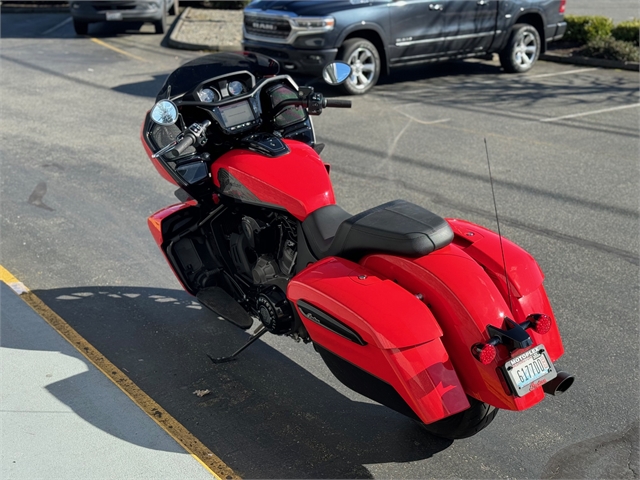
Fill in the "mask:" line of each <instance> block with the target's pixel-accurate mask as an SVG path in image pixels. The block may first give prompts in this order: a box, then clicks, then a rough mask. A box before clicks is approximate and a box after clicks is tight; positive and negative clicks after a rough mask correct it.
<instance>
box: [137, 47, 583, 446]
mask: <svg viewBox="0 0 640 480" xmlns="http://www.w3.org/2000/svg"><path fill="white" fill-rule="evenodd" d="M349 75H351V70H350V68H349V66H348V65H345V64H339V63H337V64H331V65H328V66H327V68H326V69H325V71H324V78H325V80H326V81H327V82H328V83H330V84H339V83H340V82H341V81H344V80H346V78H348V76H349ZM350 106H351V102H350V101H348V100H343V99H330V98H325V97H324V96H323V95H322V94H320V93H317V92H315V91H314V89H313V88H311V87H305V86H298V85H297V84H296V83H295V81H294V80H293V79H292V78H291V77H290V76H289V75H281V74H279V66H278V63H277V62H276V61H275V60H272V59H270V58H268V57H265V56H262V55H259V54H255V53H218V54H213V55H207V56H204V57H201V58H199V59H196V60H194V61H191V62H189V63H187V64H185V65H183V66H182V67H180V68H178V69H177V70H175V71H174V72H173V73H171V74H170V75H169V76H168V78H167V80H166V82H165V83H164V86H163V87H162V89H161V90H160V92H159V94H158V97H157V103H156V104H155V106H154V107H153V108H152V109H151V111H150V112H149V113H148V114H147V117H146V119H145V121H144V123H143V126H142V133H141V137H142V143H143V145H144V148H145V150H146V152H147V154H148V155H149V158H150V159H151V161H152V162H153V164H154V165H155V167H156V168H157V170H158V171H159V172H160V175H162V176H163V177H164V178H165V179H166V180H168V181H170V182H172V183H174V184H175V185H177V186H178V187H179V189H178V190H177V191H176V195H177V197H178V199H179V200H180V201H181V203H178V204H176V205H172V206H170V207H166V208H164V209H162V210H160V211H159V212H157V213H155V214H154V215H152V216H151V217H150V218H149V220H148V223H149V228H150V229H151V233H152V234H153V236H154V238H155V240H156V242H157V243H158V245H159V247H160V249H161V250H162V252H163V253H164V255H165V256H166V259H167V261H168V262H169V265H170V266H171V268H172V269H173V271H174V273H175V275H176V276H177V278H178V279H179V281H180V282H181V284H182V286H183V287H184V288H185V290H186V291H187V292H189V293H190V294H192V295H194V296H195V297H196V298H197V299H198V300H199V301H200V302H201V303H202V304H203V305H204V306H206V307H208V308H209V309H211V310H212V311H213V312H215V314H216V315H217V316H218V317H221V318H223V319H226V320H228V321H229V322H231V323H233V324H235V325H237V326H238V327H240V328H242V329H249V328H250V327H251V326H252V325H253V323H254V321H257V322H259V325H260V326H259V328H258V329H257V330H256V331H255V333H254V334H253V335H252V336H251V337H250V339H249V341H248V342H247V343H246V344H245V345H244V346H243V347H242V348H240V349H239V350H238V351H236V352H235V353H234V354H233V355H231V356H229V357H223V358H212V357H210V358H211V360H212V361H214V362H215V363H219V362H225V361H229V360H232V359H235V358H236V356H237V355H238V354H239V353H240V352H241V351H242V350H244V349H245V348H246V347H247V346H249V345H250V344H251V343H252V342H254V341H255V340H256V339H258V338H259V337H260V336H261V335H263V334H264V333H265V332H270V333H273V334H276V335H287V336H289V337H291V338H292V339H294V340H296V341H300V340H302V341H303V342H305V343H309V342H311V343H312V344H313V347H314V348H315V350H316V351H317V352H318V353H319V354H320V356H321V357H322V359H323V360H324V361H325V363H326V364H327V366H328V367H329V369H330V370H331V371H332V372H333V374H334V375H335V376H336V377H337V378H338V379H339V380H340V381H341V382H342V383H344V384H345V385H346V386H348V387H349V388H351V389H353V390H355V391H356V392H358V393H360V394H362V395H365V396H366V397H368V398H371V399H373V400H375V401H377V402H379V403H381V404H383V405H386V406H388V407H390V408H392V409H394V410H396V411H398V412H400V413H403V414H405V415H407V416H408V417H411V418H413V419H415V420H416V421H418V422H419V423H420V424H421V425H423V426H424V428H425V429H426V430H427V431H428V432H430V433H432V434H434V435H437V436H441V437H446V438H454V439H455V438H464V437H468V436H471V435H473V434H475V433H477V432H478V431H480V430H481V429H483V428H484V427H486V426H487V425H488V424H489V423H490V422H491V421H492V420H493V418H494V417H495V415H496V413H497V412H498V409H507V410H524V409H527V408H529V407H532V406H533V405H535V404H537V403H538V402H540V401H541V400H542V399H543V397H544V395H545V393H548V394H552V395H556V394H559V393H562V392H564V391H566V390H567V389H568V388H569V387H570V386H571V384H572V383H573V380H574V379H573V377H572V376H571V375H569V374H567V373H564V372H559V371H557V370H556V368H555V366H554V362H555V361H556V360H557V359H558V358H559V357H560V356H561V355H562V353H563V346H562V340H561V338H560V334H559V332H558V326H557V323H556V320H555V318H554V315H553V311H552V309H551V306H550V304H549V300H548V298H547V295H546V293H545V290H544V287H543V284H542V283H543V274H542V272H541V270H540V268H539V266H538V264H537V263H536V261H535V260H534V259H533V257H532V256H531V255H529V254H528V253H527V252H525V251H524V250H523V249H522V248H520V247H518V246H517V245H515V244H514V243H512V242H510V241H508V240H507V239H504V238H502V237H501V236H500V235H498V234H496V233H494V232H492V231H490V230H488V229H486V228H483V227H480V226H478V225H475V224H473V223H470V222H467V221H464V220H459V219H453V218H448V219H443V218H441V217H439V216H438V215H436V214H434V213H433V212H430V211H429V210H426V209H424V208H422V207H420V206H418V205H415V204H412V203H410V202H406V201H403V200H396V201H393V202H389V203H386V204H384V205H380V206H378V207H375V208H372V209H370V210H366V211H364V212H360V213H358V214H356V215H351V214H350V213H348V212H346V211H345V210H343V209H342V208H340V207H339V206H338V205H336V203H335V198H334V193H333V188H332V185H331V180H330V178H329V170H330V168H329V165H327V164H325V163H324V162H323V161H322V159H321V158H320V155H319V154H320V151H321V150H322V147H323V145H322V144H318V143H317V142H316V138H315V134H314V129H313V124H312V122H311V118H310V116H312V115H319V114H320V113H321V112H322V110H323V109H324V108H328V107H339V108H349V107H350Z"/></svg>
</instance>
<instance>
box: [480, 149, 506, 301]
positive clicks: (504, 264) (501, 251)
mask: <svg viewBox="0 0 640 480" xmlns="http://www.w3.org/2000/svg"><path fill="white" fill-rule="evenodd" d="M484 150H485V152H486V153H487V166H488V167H489V181H490V182H491V195H492V196H493V209H494V210H495V212H496V223H497V224H498V238H499V239H500V253H502V266H503V267H504V280H505V282H506V283H507V298H508V299H509V310H511V312H513V303H512V301H511V287H510V286H509V275H508V274H507V262H506V260H505V259H504V247H503V246H502V232H500V218H499V217H498V204H497V202H496V191H495V189H494V188H493V175H491V162H490V161H489V147H488V146H487V138H486V137H485V139H484Z"/></svg>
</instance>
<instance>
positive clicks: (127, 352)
mask: <svg viewBox="0 0 640 480" xmlns="http://www.w3.org/2000/svg"><path fill="white" fill-rule="evenodd" d="M3 17H4V15H3ZM5 21H6V20H5V18H3V25H2V27H3V28H2V35H3V50H2V62H3V64H2V79H3V87H2V89H3V91H2V93H3V95H2V106H3V116H2V128H3V133H4V134H5V135H6V141H5V142H4V143H3V145H2V158H3V166H2V179H1V181H2V192H3V193H2V203H3V209H2V243H3V251H2V255H3V257H2V263H3V264H4V265H5V266H7V267H8V268H10V270H11V271H12V272H13V273H16V272H18V275H19V277H20V280H24V281H25V282H26V283H27V285H28V286H32V287H33V288H35V289H37V290H36V293H35V294H33V292H31V293H29V292H27V291H26V290H25V289H26V287H24V286H21V285H20V284H19V282H18V281H17V280H16V279H14V278H13V277H12V276H11V275H10V274H9V273H5V274H4V276H3V278H2V280H3V282H0V302H1V312H0V313H1V324H0V327H1V329H2V330H1V331H0V347H1V348H0V355H1V357H0V361H1V363H2V376H1V377H0V388H1V393H0V395H1V397H0V398H1V399H2V416H1V417H0V418H1V419H2V440H1V441H2V445H1V449H2V459H1V460H0V461H1V467H0V476H1V477H2V478H3V479H4V478H8V479H13V478H16V479H25V478H47V479H49V478H54V479H56V478H127V479H128V478H200V477H208V478H210V476H211V473H210V472H209V470H208V469H212V470H214V471H216V472H218V473H220V472H223V471H224V472H227V473H228V474H229V476H232V475H233V472H234V471H232V470H224V468H225V466H224V464H220V463H217V464H216V462H212V464H210V465H207V466H206V467H205V466H203V465H202V464H201V463H200V461H199V460H198V459H196V458H194V456H192V455H190V454H189V451H195V450H197V449H201V448H203V447H202V446H201V445H200V444H199V443H198V442H196V441H195V440H194V439H193V438H189V437H188V435H189V433H195V434H196V435H195V437H197V439H200V440H202V441H203V442H204V443H206V445H207V447H209V448H211V449H212V451H213V452H215V453H216V454H217V455H220V456H221V458H222V459H223V460H225V461H227V462H230V464H232V465H233V467H234V468H235V467H236V465H237V466H238V467H239V471H241V472H246V473H247V476H248V477H263V478H264V477H270V478H285V477H294V478H300V477H302V476H306V477H307V478H319V477H325V478H371V477H375V478H426V477H433V478H445V477H455V478H498V477H500V478H518V477H520V478H541V477H542V478H638V471H639V469H638V455H637V452H638V424H637V417H638V414H637V396H636V397H635V398H634V395H636V394H637V380H638V378H637V374H638V372H637V342H636V340H637V316H638V311H637V308H638V304H637V295H638V291H637V259H638V255H637V249H638V248H637V247H638V246H637V219H638V214H637V201H635V200H632V199H637V188H638V182H637V173H638V172H637V153H638V150H637V146H638V143H637V136H638V135H637V110H635V107H634V104H635V103H637V91H638V88H637V78H636V77H634V76H633V74H632V73H631V72H614V71H601V70H599V69H589V68H574V67H566V66H561V65H549V64H546V63H545V62H542V63H541V64H540V65H539V66H538V67H537V68H536V70H535V71H533V72H531V74H530V75H527V76H523V77H509V76H503V75H501V74H500V73H499V68H498V67H497V66H495V65H492V64H490V63H486V62H477V63H476V62H467V63H464V64H460V65H457V64H456V65H453V66H451V65H450V66H447V67H444V68H426V69H424V70H422V69H420V70H417V69H414V70H407V71H403V72H402V73H401V74H397V75H395V76H394V77H392V78H391V79H390V80H388V81H386V82H385V83H383V84H381V85H380V86H379V87H377V88H376V90H375V91H374V92H373V93H372V95H370V96H368V98H357V99H354V108H353V109H352V110H350V111H345V112H339V113H340V116H339V115H338V113H336V112H326V113H325V114H324V115H323V116H322V117H320V118H318V119H317V122H316V124H317V127H318V132H319V134H320V135H321V137H320V140H321V141H326V143H327V144H328V147H327V149H326V152H325V153H324V154H323V156H325V158H326V159H327V160H328V161H329V162H331V163H332V164H333V166H334V168H333V170H332V176H333V179H334V182H335V184H336V191H337V194H338V197H339V198H340V199H341V203H342V204H343V205H344V206H345V208H347V209H348V210H350V211H353V212H356V211H358V210H362V209H363V208H366V207H369V206H371V203H382V202H383V201H386V200H387V199H391V198H392V197H393V198H396V197H397V198H401V197H402V198H407V199H409V200H412V201H416V202H417V203H421V204H424V205H427V206H430V208H433V209H434V210H436V211H439V213H441V214H443V215H444V212H445V211H447V212H448V214H450V215H459V216H462V217H465V218H472V219H473V220H474V221H477V222H479V223H481V222H487V223H490V222H491V221H492V218H491V216H490V215H488V210H490V209H487V208H484V207H482V205H481V204H482V202H481V201H479V199H482V198H485V197H483V195H484V194H486V192H487V190H486V188H487V183H486V175H485V173H484V170H483V167H482V166H480V167H479V166H478V165H481V162H480V163H478V162H475V160H473V159H474V158H475V157H476V156H477V155H476V154H477V145H480V144H481V141H482V138H483V137H485V138H487V137H488V139H489V144H490V148H491V153H492V156H494V157H492V163H493V159H495V175H496V182H497V187H498V193H499V202H500V205H501V207H502V209H503V210H501V214H503V215H504V222H505V228H506V231H507V234H508V236H509V237H511V238H513V239H515V240H517V241H518V242H519V243H522V244H523V245H525V246H526V247H527V248H528V249H530V250H531V251H532V252H533V253H534V254H535V256H536V258H538V259H539V261H540V262H541V264H542V266H543V269H544V270H545V272H546V273H547V288H548V291H549V293H550V295H551V296H552V298H553V299H554V308H556V313H557V315H558V318H559V319H560V320H559V321H560V322H562V325H561V327H562V328H561V330H562V332H563V334H564V335H565V341H566V348H567V353H566V355H565V356H564V357H563V360H562V361H563V365H564V366H566V368H567V370H569V371H571V372H572V373H576V374H577V375H578V381H577V383H576V386H575V387H573V389H572V390H570V392H569V393H568V394H567V395H566V396H563V397H559V398H553V399H547V400H545V402H544V403H543V404H542V405H540V408H536V409H532V411H528V412H522V413H519V414H514V413H510V412H501V414H500V415H499V416H498V417H497V420H496V422H495V423H494V425H492V426H491V427H490V428H489V429H487V430H486V431H485V432H482V433H481V434H480V435H479V436H478V437H477V438H475V439H469V440H464V441H459V442H455V443H451V442H446V441H442V440H439V439H435V438H430V437H425V436H424V435H422V434H421V432H419V430H418V429H417V428H415V426H413V425H412V424H411V423H410V422H409V421H407V420H406V419H404V418H403V417H401V416H399V415H397V414H395V413H393V412H390V411H389V410H388V409H384V408H382V407H380V406H378V405H375V404H372V403H370V402H367V401H366V399H362V398H361V397H358V396H357V395H354V394H352V393H350V392H348V391H345V389H344V388H342V387H341V386H340V385H339V383H338V382H336V381H335V379H332V378H331V376H330V375H329V374H328V373H327V372H326V370H325V369H323V367H322V365H321V364H320V362H319V361H318V359H317V357H316V356H315V355H314V353H313V351H312V350H311V349H310V348H305V346H302V345H296V344H293V343H291V342H290V341H289V340H288V339H280V338H277V337H274V338H270V339H265V341H264V343H262V342H260V343H259V344H257V345H255V347H252V350H251V351H249V352H247V354H246V357H244V358H243V360H242V362H238V364H237V365H233V366H223V367H222V368H220V369H217V370H215V371H213V370H211V369H210V366H209V365H207V364H206V363H205V362H206V353H216V352H220V353H224V352H225V351H226V350H228V349H229V348H232V347H234V346H235V345H238V344H240V343H241V342H242V340H243V339H244V334H242V333H240V332H236V331H235V330H234V329H233V327H232V326H230V325H226V324H222V325H221V324H219V323H217V322H211V319H210V318H209V317H207V316H206V315H205V313H204V312H202V310H200V309H198V308H197V305H194V304H193V302H192V299H191V298H190V297H189V296H188V295H186V294H185V293H184V292H182V291H180V290H179V289H178V286H177V284H176V282H175V280H174V279H173V278H172V277H171V274H170V271H169V269H168V267H167V266H166V265H165V264H164V263H163V260H162V258H161V256H160V254H159V253H158V252H157V248H156V247H155V245H152V243H153V242H152V241H151V240H150V238H149V235H148V232H147V231H146V227H145V223H144V222H145V216H146V215H148V214H149V213H150V212H152V211H154V210H155V209H158V208H160V207H161V206H163V205H164V204H167V203H171V202H172V201H174V200H173V198H172V197H171V193H172V188H171V187H170V186H169V185H168V184H166V183H165V182H163V181H162V180H161V179H160V178H159V177H158V175H157V174H156V173H155V171H153V169H152V168H151V167H150V165H148V162H147V160H146V159H145V158H144V154H143V153H142V150H141V148H140V146H139V141H138V139H137V134H138V132H139V124H140V121H141V119H142V115H143V114H144V111H146V109H147V108H148V107H149V106H150V105H151V103H152V102H153V98H154V96H155V91H157V89H158V88H159V85H160V84H161V83H162V81H163V79H164V77H165V76H166V74H167V73H168V72H169V71H171V69H173V68H175V66H177V65H178V64H180V63H181V62H184V61H186V60H188V59H190V58H192V56H193V55H197V53H195V52H194V53H187V52H183V51H180V50H167V49H161V48H160V47H158V46H157V45H156V43H157V42H159V39H158V37H155V36H153V35H152V34H150V33H149V31H148V30H145V28H144V27H143V28H142V29H139V27H136V28H137V29H132V30H129V29H127V30H126V31H117V30H116V31H115V33H114V31H112V30H107V29H106V27H105V28H104V29H98V30H97V31H96V34H95V35H94V36H93V37H91V38H76V37H75V35H74V34H73V32H72V31H71V27H70V25H69V23H68V22H67V20H66V19H65V18H62V17H60V16H55V15H54V16H48V17H47V16H38V17H37V18H30V19H26V18H25V17H20V18H19V17H14V19H13V20H12V22H11V24H10V23H9V22H7V23H5ZM65 22H67V23H65ZM30 30H33V31H34V32H35V33H31V32H30ZM131 31H133V33H131ZM43 32H49V33H46V34H45V33H43ZM9 100H11V101H9ZM381 118H384V119H385V122H380V119H381ZM10 119H20V122H14V121H9V120H10ZM381 123H384V124H385V125H384V128H382V127H381V125H380V124H381ZM26 127H28V128H26ZM26 145H29V146H30V148H29V149H26V148H25V146H26ZM425 152H428V154H427V155H425ZM531 159H535V161H531ZM594 172H596V173H595V174H593V173H594ZM45 182H46V183H45ZM42 183H44V187H42ZM47 185H48V189H47ZM47 190H48V194H47ZM34 194H37V195H35V196H34ZM45 194H46V196H45ZM507 198H508V199H509V202H507V201H506V199H507ZM612 232H615V234H614V233H612ZM634 262H635V263H634ZM5 283H6V284H10V285H11V286H12V289H13V290H12V289H10V288H9V287H8V286H7V285H6V284H5ZM16 290H17V292H16ZM17 293H20V296H18V295H17ZM38 298H39V299H41V300H42V303H43V304H44V306H45V307H46V308H43V307H42V305H40V304H38V303H37V302H36V300H35V299H38ZM34 307H35V308H36V309H35V310H34ZM49 307H50V308H53V309H55V312H56V313H53V312H52V311H50V310H49ZM57 319H64V320H63V322H64V323H60V322H59V321H58V320H57ZM50 322H53V324H54V325H55V327H54V326H52V324H51V323H50ZM65 323H67V325H68V326H69V327H70V328H71V330H69V328H67V327H65ZM56 332H58V333H56ZM74 332H75V333H74ZM63 335H64V336H65V338H71V339H75V340H72V343H73V342H74V341H75V342H80V344H81V345H84V346H83V347H81V348H80V350H78V349H77V348H75V347H72V346H71V344H70V343H69V342H68V341H66V340H63V337H62V336H63ZM203 337H205V338H207V339H210V340H209V341H207V342H203V341H202V338H203ZM83 342H86V343H83ZM85 348H86V349H85ZM225 349H226V350H225ZM82 352H84V353H82ZM85 354H86V355H88V356H85ZM102 354H104V358H106V359H108V360H111V361H113V362H114V363H113V364H108V363H103V362H102V361H100V358H101V357H102V356H103V355H102ZM94 362H95V363H94ZM634 362H635V363H634ZM96 364H97V365H101V367H102V368H100V367H98V366H97V365H96ZM319 364H320V365H319ZM111 365H113V366H114V367H115V365H117V367H115V368H116V369H115V370H112V369H110V368H109V367H110V366H111ZM113 372H116V373H115V374H114V373H113ZM622 375H624V378H621V377H622ZM109 378H111V380H110V379H109ZM113 379H115V381H116V383H117V382H118V381H119V380H121V381H124V382H125V383H126V384H127V385H125V386H127V388H128V389H127V390H126V392H127V393H124V391H123V390H122V389H121V388H120V387H119V386H116V383H114V381H113ZM127 379H129V382H130V383H129V382H127V381H126V380H127ZM133 382H135V383H133ZM134 387H138V389H139V390H144V391H145V392H147V393H150V395H151V397H153V399H154V400H155V401H151V402H149V401H148V400H146V401H145V400H144V399H143V397H138V398H137V399H136V398H133V399H132V398H131V397H132V396H134V397H135V396H137V395H139V393H140V392H139V391H138V390H136V388H134ZM208 389H209V390H211V392H210V393H209V394H206V395H205V396H203V397H202V398H200V397H198V396H197V395H196V394H195V393H194V392H195V391H196V390H208ZM634 392H635V393H634ZM141 399H142V400H141ZM156 401H157V402H158V403H159V404H162V405H163V407H164V408H162V407H159V405H158V403H155V402H156ZM154 409H155V413H154ZM634 409H635V410H634ZM165 412H166V413H167V414H168V416H169V417H172V418H173V420H175V423H173V422H170V423H169V424H167V423H164V424H163V423H162V422H160V423H158V420H160V419H161V418H162V417H166V416H167V415H165ZM152 417H153V418H152ZM181 425H184V427H185V428H186V429H187V431H186V432H183V433H184V435H185V436H183V435H178V439H177V440H176V437H175V436H172V435H170V434H169V433H167V430H172V429H173V428H176V429H179V428H180V426H181ZM169 426H171V427H172V428H169ZM70 432H72V434H70ZM194 442H195V443H194ZM207 447H204V448H205V450H200V451H198V452H196V454H197V455H196V456H197V457H198V458H200V460H202V459H203V458H204V459H205V460H206V459H207V456H208V455H209V453H207V452H208V450H207ZM211 455H213V454H211ZM505 459H506V460H505ZM223 476H224V475H223Z"/></svg>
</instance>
